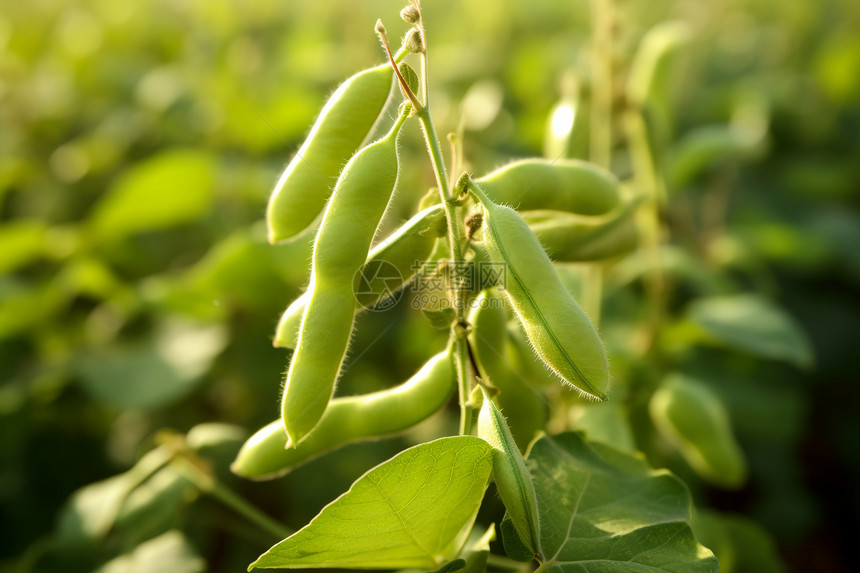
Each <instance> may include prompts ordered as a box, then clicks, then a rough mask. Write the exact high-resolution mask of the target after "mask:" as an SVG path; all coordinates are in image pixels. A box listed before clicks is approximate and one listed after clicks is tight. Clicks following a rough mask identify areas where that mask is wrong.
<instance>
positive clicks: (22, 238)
mask: <svg viewBox="0 0 860 573" xmlns="http://www.w3.org/2000/svg"><path fill="white" fill-rule="evenodd" d="M47 232H48V227H47V225H46V224H45V223H44V222H42V221H38V220H19V221H9V222H4V224H3V225H2V226H0V273H8V272H11V271H14V270H15V269H16V268H18V267H21V266H24V265H26V264H28V263H30V262H32V261H34V260H36V259H38V258H39V257H40V256H42V254H44V253H45V251H46V250H47V244H46V235H47Z"/></svg>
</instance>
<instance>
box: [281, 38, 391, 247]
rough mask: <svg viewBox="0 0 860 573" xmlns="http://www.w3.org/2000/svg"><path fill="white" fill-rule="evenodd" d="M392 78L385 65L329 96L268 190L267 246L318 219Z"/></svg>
mask: <svg viewBox="0 0 860 573" xmlns="http://www.w3.org/2000/svg"><path fill="white" fill-rule="evenodd" d="M400 55H401V54H398V56H400ZM392 78H393V72H392V70H391V65H390V64H389V63H387V62H386V63H385V64H382V65H379V66H376V67H374V68H370V69H367V70H363V71H361V72H359V73H357V74H355V75H354V76H352V77H350V78H349V79H347V80H346V81H345V82H343V83H342V84H341V85H340V86H339V87H338V88H337V90H335V92H334V93H333V94H332V95H331V96H330V97H329V99H328V101H326V103H325V105H324V106H323V108H322V111H321V112H320V114H319V116H318V117H317V119H316V121H315V122H314V125H313V127H312V128H311V130H310V133H308V136H307V138H306V139H305V141H304V143H302V146H301V147H300V148H299V150H298V151H297V152H296V154H295V156H294V157H293V159H292V160H291V161H290V163H289V164H288V165H287V167H286V169H285V170H284V172H283V174H282V175H281V177H280V179H279V180H278V182H277V184H276V185H275V189H274V191H272V195H271V197H270V199H269V204H268V208H267V210H266V220H267V221H268V232H269V242H271V243H276V242H279V241H283V240H286V239H289V238H291V237H294V236H296V235H298V234H299V233H301V232H302V231H303V230H305V229H307V228H308V227H309V226H310V225H312V224H313V222H314V221H315V220H316V219H317V218H318V217H319V214H320V213H321V212H322V210H323V208H324V207H325V204H326V201H327V200H328V198H329V195H331V190H332V186H333V183H334V182H335V180H336V179H337V177H338V174H339V173H340V171H341V168H342V167H343V164H344V162H345V161H346V160H347V158H349V157H350V156H351V155H352V154H353V153H355V151H356V150H357V149H358V148H359V147H360V146H361V144H362V142H363V141H364V140H365V139H366V138H367V135H368V133H369V132H370V131H371V129H372V128H373V126H374V125H375V124H376V122H377V120H378V118H379V116H380V114H381V113H382V110H383V108H384V107H385V102H386V101H387V100H388V96H389V93H390V92H391V84H392Z"/></svg>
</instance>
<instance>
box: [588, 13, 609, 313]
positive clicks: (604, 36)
mask: <svg viewBox="0 0 860 573" xmlns="http://www.w3.org/2000/svg"><path fill="white" fill-rule="evenodd" d="M591 11H592V23H593V24H592V40H593V44H592V48H591V71H592V75H591V121H590V123H591V131H590V133H591V141H590V142H589V156H590V157H589V159H591V161H592V163H596V164H597V165H600V166H601V167H604V168H606V169H608V170H611V169H612V97H613V94H612V77H613V70H612V32H613V30H612V28H613V20H614V13H613V12H614V11H613V3H612V0H592V2H591ZM583 298H584V299H587V301H583V302H585V303H586V304H587V306H588V307H590V316H591V319H592V322H593V323H594V327H595V328H599V327H600V302H601V300H602V299H603V266H602V265H601V264H600V263H599V262H595V263H592V264H590V265H589V266H588V267H587V271H586V273H585V277H584V282H583Z"/></svg>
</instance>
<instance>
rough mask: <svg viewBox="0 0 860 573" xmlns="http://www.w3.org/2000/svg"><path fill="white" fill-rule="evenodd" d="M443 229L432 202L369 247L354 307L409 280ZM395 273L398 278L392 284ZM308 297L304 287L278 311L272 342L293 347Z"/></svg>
mask: <svg viewBox="0 0 860 573" xmlns="http://www.w3.org/2000/svg"><path fill="white" fill-rule="evenodd" d="M446 229H447V219H446V218H445V210H444V208H443V207H442V206H441V205H434V206H432V207H428V208H427V209H424V210H422V211H420V212H419V213H417V214H416V215H415V216H414V217H412V218H411V219H409V220H408V221H407V222H406V223H404V224H403V225H402V226H400V227H399V228H398V229H397V230H396V231H395V232H394V233H392V234H391V235H389V236H388V237H386V238H385V239H383V240H382V241H380V242H379V244H377V245H376V246H375V247H374V248H373V249H372V250H371V251H370V254H369V255H368V257H367V260H366V261H365V263H364V268H363V269H362V272H361V275H359V278H360V279H361V280H362V283H361V284H360V285H358V286H357V287H356V303H357V305H358V306H357V308H356V311H357V312H359V311H361V310H363V309H365V308H371V307H373V306H374V305H375V304H377V303H378V302H379V301H380V299H382V298H384V297H385V296H390V295H391V294H392V293H393V292H395V291H396V290H398V289H400V288H402V287H403V286H404V285H405V284H406V283H407V282H409V280H410V279H411V278H412V276H413V275H414V274H415V265H416V263H418V262H423V261H425V260H427V258H428V257H429V256H430V254H431V253H432V252H433V248H434V246H435V244H436V240H437V239H438V238H439V237H442V236H444V235H445V231H446ZM377 271H378V272H377ZM397 277H400V279H401V280H400V282H399V284H394V281H396V280H397ZM359 286H360V288H358V287H359ZM309 299H310V292H309V291H305V292H304V293H302V294H301V295H300V296H299V297H298V298H296V299H295V300H293V302H292V303H290V305H289V306H288V307H287V309H286V310H285V311H284V313H283V314H282V315H281V319H280V320H279V321H278V326H277V328H276V329H275V338H274V340H273V342H272V344H273V345H274V346H275V347H276V348H295V347H296V344H297V343H298V341H299V329H300V327H301V324H302V315H304V312H305V308H307V305H308V300H309Z"/></svg>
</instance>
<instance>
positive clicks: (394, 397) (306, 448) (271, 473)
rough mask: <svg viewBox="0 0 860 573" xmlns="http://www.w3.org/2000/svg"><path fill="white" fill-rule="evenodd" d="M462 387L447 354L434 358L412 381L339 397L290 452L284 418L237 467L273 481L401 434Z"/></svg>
mask: <svg viewBox="0 0 860 573" xmlns="http://www.w3.org/2000/svg"><path fill="white" fill-rule="evenodd" d="M455 386H456V379H455V376H454V367H453V364H452V363H451V359H450V356H449V354H448V353H447V352H442V353H439V354H437V355H436V356H434V357H433V358H431V359H430V360H428V361H427V362H426V363H425V364H424V366H423V367H421V369H420V370H419V371H418V372H417V373H415V374H414V375H413V376H412V377H411V378H410V379H409V380H407V381H406V382H404V383H403V384H400V385H399V386H395V387H394V388H390V389H388V390H382V391H380V392H374V393H372V394H366V395H364V396H347V397H343V398H335V399H334V400H332V401H331V404H329V407H328V408H327V409H326V411H325V414H323V417H322V419H321V420H320V422H319V424H318V425H317V427H316V428H314V431H313V432H311V433H310V434H309V435H308V436H307V438H306V439H305V440H303V441H302V442H301V443H300V444H299V445H298V446H297V447H295V448H291V449H285V448H286V445H287V435H286V433H284V426H283V423H282V422H281V420H275V421H274V422H272V423H271V424H268V425H266V426H264V427H263V428H261V429H260V430H258V431H257V433H255V434H254V435H253V436H251V437H250V438H249V439H248V441H247V442H245V444H244V445H243V446H242V449H241V450H240V451H239V454H238V456H237V457H236V460H235V461H234V462H233V464H232V466H231V469H232V470H233V472H234V473H236V474H238V475H240V476H242V477H246V478H250V479H258V480H262V479H271V478H274V477H277V476H279V475H283V474H285V473H287V472H288V471H290V470H291V469H293V468H295V467H297V466H299V465H301V464H303V463H305V462H308V461H310V460H312V459H314V458H316V457H317V456H320V455H322V454H324V453H326V452H329V451H331V450H334V449H335V448H339V447H340V446H343V445H346V444H349V443H352V442H357V441H361V440H369V439H373V438H378V437H382V436H388V435H391V434H395V433H397V432H400V431H402V430H405V429H407V428H410V427H412V426H414V425H415V424H417V423H419V422H421V421H423V420H425V419H426V418H428V417H430V416H431V415H432V414H434V413H435V412H437V411H438V410H439V409H440V408H442V407H443V406H444V405H445V404H446V403H447V402H448V399H449V398H450V397H451V394H453V392H454V388H455Z"/></svg>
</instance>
